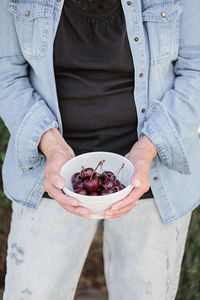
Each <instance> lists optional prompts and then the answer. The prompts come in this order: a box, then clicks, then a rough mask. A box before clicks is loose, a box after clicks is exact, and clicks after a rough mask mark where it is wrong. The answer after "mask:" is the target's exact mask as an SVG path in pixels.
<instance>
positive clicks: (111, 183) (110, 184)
mask: <svg viewBox="0 0 200 300" xmlns="http://www.w3.org/2000/svg"><path fill="white" fill-rule="evenodd" d="M103 185H104V187H105V188H106V189H112V188H113V187H114V186H115V183H114V181H113V180H112V179H106V180H105V181H104V183H103Z"/></svg>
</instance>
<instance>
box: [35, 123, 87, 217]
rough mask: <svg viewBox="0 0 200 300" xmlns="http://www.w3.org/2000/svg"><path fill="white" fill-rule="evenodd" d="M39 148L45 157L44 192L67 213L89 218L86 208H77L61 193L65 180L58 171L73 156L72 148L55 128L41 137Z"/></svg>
mask: <svg viewBox="0 0 200 300" xmlns="http://www.w3.org/2000/svg"><path fill="white" fill-rule="evenodd" d="M39 147H40V149H41V151H42V152H43V153H44V154H45V156H46V157H47V163H46V167H45V180H44V183H43V186H44V189H45V191H46V192H47V193H48V194H49V196H50V197H51V198H53V199H55V200H56V201H57V202H58V203H59V204H60V205H61V206H62V207H63V208H64V209H66V210H67V211H69V212H71V213H73V214H75V215H78V216H85V217H89V216H90V211H89V210H88V209H87V208H85V207H82V206H78V205H79V202H78V200H77V199H74V198H71V197H68V196H67V195H65V194H64V193H63V192H62V189H63V188H64V186H65V180H64V178H63V177H62V176H61V175H60V170H61V168H62V166H63V165H64V164H65V163H66V162H67V161H68V160H70V159H71V158H73V157H74V156H75V154H74V151H73V150H72V148H71V147H70V146H69V145H68V144H67V143H66V142H65V140H64V139H63V137H62V136H61V134H60V133H59V131H58V129H56V128H55V129H50V130H48V131H46V132H45V133H44V134H43V135H42V138H41V141H40V145H39Z"/></svg>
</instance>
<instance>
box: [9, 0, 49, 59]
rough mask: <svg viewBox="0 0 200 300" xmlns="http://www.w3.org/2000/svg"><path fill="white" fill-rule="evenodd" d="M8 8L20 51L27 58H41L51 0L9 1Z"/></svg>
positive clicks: (44, 44) (45, 40) (46, 34)
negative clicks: (12, 17)
mask: <svg viewBox="0 0 200 300" xmlns="http://www.w3.org/2000/svg"><path fill="white" fill-rule="evenodd" d="M8 10H9V11H10V12H11V13H12V14H13V16H14V21H15V26H16V31H17V35H18V39H19V43H20V46H21V49H22V53H23V55H24V56H25V57H27V58H29V59H30V58H37V59H39V58H43V57H44V56H45V54H46V51H47V44H48V37H49V29H50V28H49V27H50V20H51V16H52V12H53V4H52V0H50V1H48V0H44V1H33V0H32V1H24V0H18V1H14V0H13V1H11V2H10V3H9V6H8Z"/></svg>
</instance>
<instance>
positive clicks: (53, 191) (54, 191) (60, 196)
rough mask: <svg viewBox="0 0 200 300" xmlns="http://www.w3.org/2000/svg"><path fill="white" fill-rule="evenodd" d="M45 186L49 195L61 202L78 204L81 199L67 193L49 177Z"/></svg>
mask: <svg viewBox="0 0 200 300" xmlns="http://www.w3.org/2000/svg"><path fill="white" fill-rule="evenodd" d="M43 187H44V190H45V191H46V192H47V193H48V194H49V196H50V197H51V198H53V199H55V200H56V201H57V202H59V203H60V204H63V205H70V206H78V204H79V201H78V200H77V199H75V198H72V197H68V196H67V195H65V194H64V193H63V192H62V191H61V190H59V189H58V188H56V187H55V186H53V184H51V182H50V181H49V179H48V178H47V179H45V180H44V183H43Z"/></svg>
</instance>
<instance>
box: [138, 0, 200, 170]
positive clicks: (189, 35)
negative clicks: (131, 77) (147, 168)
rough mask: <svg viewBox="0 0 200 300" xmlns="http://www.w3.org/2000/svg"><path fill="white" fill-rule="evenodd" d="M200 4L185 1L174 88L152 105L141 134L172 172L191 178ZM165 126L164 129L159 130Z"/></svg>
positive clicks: (198, 101) (199, 96)
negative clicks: (151, 144) (191, 147)
mask: <svg viewBox="0 0 200 300" xmlns="http://www.w3.org/2000/svg"><path fill="white" fill-rule="evenodd" d="M199 24H200V1H198V0H190V1H188V0H183V13H182V16H181V23H180V48H179V56H178V59H177V61H176V63H175V67H174V72H175V75H176V77H175V81H174V88H173V89H170V90H168V91H167V92H166V94H165V95H164V97H163V98H162V99H159V100H155V101H153V102H152V105H151V107H150V108H149V111H148V114H147V120H146V122H145V124H144V128H143V130H142V133H143V134H145V135H147V136H148V137H149V138H150V139H151V140H152V142H153V144H154V145H155V147H156V148H157V151H158V155H159V157H160V159H161V161H162V162H163V163H164V164H165V165H166V166H167V167H168V168H170V169H173V170H175V171H178V172H179V173H184V174H190V173H191V170H190V164H189V159H188V157H189V153H187V147H188V146H189V145H190V143H191V141H192V140H193V139H194V138H198V137H197V129H198V126H199V125H200V25H199ZM160 124H162V126H160Z"/></svg>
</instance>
